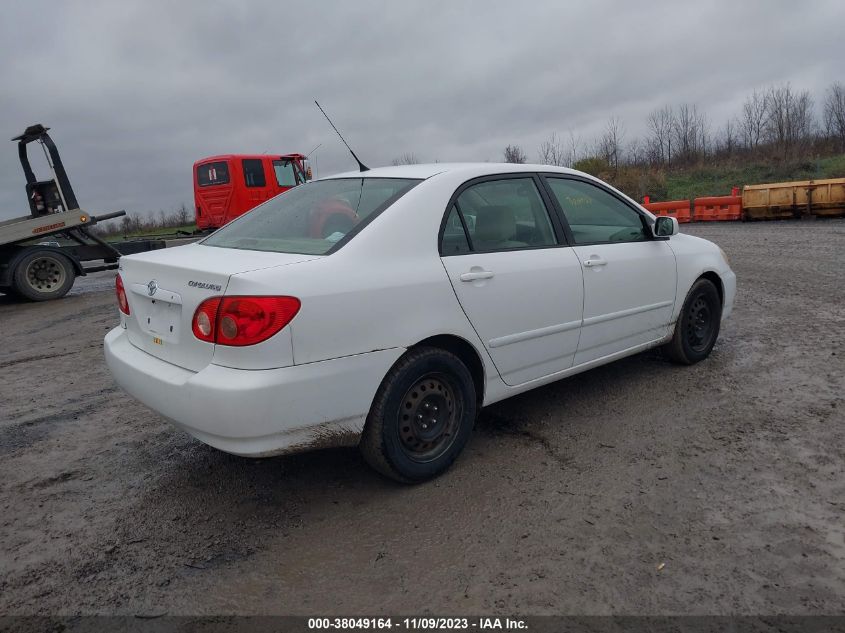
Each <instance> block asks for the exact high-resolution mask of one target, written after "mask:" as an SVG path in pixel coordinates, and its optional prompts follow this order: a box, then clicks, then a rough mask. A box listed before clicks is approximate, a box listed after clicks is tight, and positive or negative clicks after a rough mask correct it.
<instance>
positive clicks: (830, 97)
mask: <svg viewBox="0 0 845 633" xmlns="http://www.w3.org/2000/svg"><path fill="white" fill-rule="evenodd" d="M824 124H825V130H826V131H827V135H828V136H829V137H830V138H833V139H836V141H837V143H838V145H839V150H840V151H845V85H843V84H841V83H839V82H838V81H837V82H836V83H834V84H832V85H831V86H830V88H828V89H827V94H826V95H825V99H824Z"/></svg>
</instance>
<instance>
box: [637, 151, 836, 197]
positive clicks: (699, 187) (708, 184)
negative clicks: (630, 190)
mask: <svg viewBox="0 0 845 633" xmlns="http://www.w3.org/2000/svg"><path fill="white" fill-rule="evenodd" d="M843 177H845V154H840V155H839V156H830V157H828V158H820V159H817V160H813V161H802V162H798V163H792V164H789V163H746V164H744V163H741V162H737V163H735V164H715V165H707V166H701V167H695V168H690V169H684V170H678V171H670V172H668V173H667V174H666V191H665V196H666V198H665V199H666V200H684V199H686V198H696V197H701V196H726V195H730V193H731V187H742V186H743V185H757V184H764V183H770V182H788V181H790V180H820V179H823V178H843ZM652 199H653V200H656V198H655V197H654V196H653V197H652Z"/></svg>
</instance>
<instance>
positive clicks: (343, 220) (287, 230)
mask: <svg viewBox="0 0 845 633" xmlns="http://www.w3.org/2000/svg"><path fill="white" fill-rule="evenodd" d="M419 182H421V181H420V180H411V179H408V178H335V179H331V180H318V181H315V182H309V183H307V184H304V185H299V186H298V187H294V188H293V189H289V190H288V191H286V192H285V193H283V194H280V195H278V196H276V197H275V198H273V199H272V200H269V201H267V202H265V203H264V204H262V205H260V206H258V207H255V209H253V210H252V211H250V212H249V213H247V214H245V215H242V216H241V217H239V218H238V219H236V220H234V221H233V222H230V223H229V224H227V225H226V226H224V227H223V228H222V229H220V230H219V231H217V232H216V233H214V234H213V235H211V236H209V237H208V238H206V239H205V240H204V241H203V242H202V243H203V244H205V245H207V246H220V247H223V248H240V249H245V250H252V251H274V252H277V253H302V254H306V255H325V254H326V253H328V252H329V251H330V250H332V249H333V248H335V247H340V246H341V245H342V243H341V241H342V240H344V238H346V241H348V239H351V237H352V236H353V235H354V234H355V233H357V232H358V230H360V229H361V228H363V225H365V224H366V223H367V222H368V221H369V220H371V219H372V218H374V217H375V216H376V215H378V214H379V213H381V212H382V211H384V210H385V209H386V208H387V207H389V206H390V205H391V204H393V203H394V202H396V201H397V200H398V199H399V198H401V197H402V196H403V195H405V194H406V193H407V192H408V191H410V190H411V189H412V188H413V187H414V186H415V185H416V184H418V183H419ZM347 236H348V238H347ZM343 243H345V242H343Z"/></svg>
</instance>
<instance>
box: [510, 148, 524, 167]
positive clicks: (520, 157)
mask: <svg viewBox="0 0 845 633" xmlns="http://www.w3.org/2000/svg"><path fill="white" fill-rule="evenodd" d="M526 160H527V157H526V156H525V152H523V151H522V148H521V147H520V146H519V145H508V146H507V147H506V148H505V162H506V163H518V164H520V165H521V164H523V163H525V161H526Z"/></svg>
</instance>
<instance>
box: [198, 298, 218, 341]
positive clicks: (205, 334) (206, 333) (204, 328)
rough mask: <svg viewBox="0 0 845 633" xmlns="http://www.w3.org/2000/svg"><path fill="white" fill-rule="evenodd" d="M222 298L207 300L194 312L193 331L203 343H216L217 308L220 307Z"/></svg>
mask: <svg viewBox="0 0 845 633" xmlns="http://www.w3.org/2000/svg"><path fill="white" fill-rule="evenodd" d="M220 299H221V298H220V297H214V298H213V299H206V300H205V301H203V302H202V303H201V304H200V305H199V307H198V308H197V311H196V312H194V319H193V321H191V329H192V330H193V332H194V336H196V337H197V338H198V339H199V340H201V341H207V342H209V343H213V342H214V329H215V323H216V321H217V308H219V307H220Z"/></svg>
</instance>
